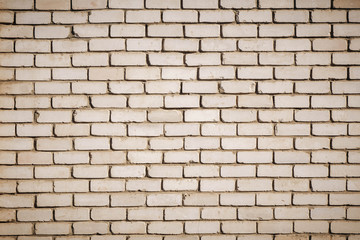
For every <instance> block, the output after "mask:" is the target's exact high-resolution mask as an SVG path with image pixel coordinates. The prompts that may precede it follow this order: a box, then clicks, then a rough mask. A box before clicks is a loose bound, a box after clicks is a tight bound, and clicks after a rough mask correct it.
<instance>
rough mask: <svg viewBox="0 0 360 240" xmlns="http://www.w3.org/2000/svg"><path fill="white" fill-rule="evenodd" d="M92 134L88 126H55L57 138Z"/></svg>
mask: <svg viewBox="0 0 360 240" xmlns="http://www.w3.org/2000/svg"><path fill="white" fill-rule="evenodd" d="M89 134H90V126H89V125H88V124H58V125H56V126H55V135H56V136H87V135H89Z"/></svg>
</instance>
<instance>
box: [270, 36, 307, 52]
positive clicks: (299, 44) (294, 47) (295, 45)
mask: <svg viewBox="0 0 360 240" xmlns="http://www.w3.org/2000/svg"><path fill="white" fill-rule="evenodd" d="M310 48H311V42H310V40H308V39H292V38H289V39H277V40H276V51H304V50H310Z"/></svg>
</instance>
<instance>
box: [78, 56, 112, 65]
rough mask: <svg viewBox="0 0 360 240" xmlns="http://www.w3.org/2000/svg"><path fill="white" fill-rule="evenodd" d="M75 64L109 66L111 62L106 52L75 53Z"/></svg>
mask: <svg viewBox="0 0 360 240" xmlns="http://www.w3.org/2000/svg"><path fill="white" fill-rule="evenodd" d="M72 62H73V65H74V66H80V67H81V66H107V65H108V64H109V58H108V54H106V53H77V54H74V55H73V60H72Z"/></svg>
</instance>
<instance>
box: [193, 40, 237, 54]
mask: <svg viewBox="0 0 360 240" xmlns="http://www.w3.org/2000/svg"><path fill="white" fill-rule="evenodd" d="M200 46H201V50H203V51H205V52H216V51H223V52H230V51H235V50H236V41H235V40H233V39H203V40H201V45H200Z"/></svg>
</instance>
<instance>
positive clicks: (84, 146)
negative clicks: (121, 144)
mask: <svg viewBox="0 0 360 240" xmlns="http://www.w3.org/2000/svg"><path fill="white" fill-rule="evenodd" d="M74 143H75V149H76V150H106V149H110V141H109V139H108V138H104V137H102V138H100V137H98V138H77V139H75V141H74Z"/></svg>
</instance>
